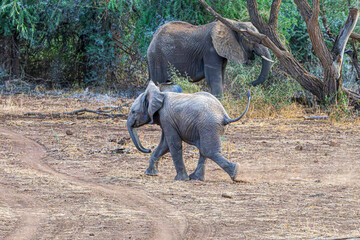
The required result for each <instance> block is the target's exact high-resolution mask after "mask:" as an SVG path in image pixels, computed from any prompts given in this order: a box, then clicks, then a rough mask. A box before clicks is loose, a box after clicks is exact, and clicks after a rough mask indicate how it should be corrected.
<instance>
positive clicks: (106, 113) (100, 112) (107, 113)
mask: <svg viewBox="0 0 360 240" xmlns="http://www.w3.org/2000/svg"><path fill="white" fill-rule="evenodd" d="M133 102H134V101H130V102H127V103H125V104H123V105H121V106H117V107H113V108H112V109H110V110H106V111H104V110H101V108H98V110H91V109H87V108H83V109H79V110H75V111H72V112H61V113H38V112H28V113H24V115H25V116H38V117H42V118H44V117H52V118H54V117H56V118H60V117H62V116H64V115H69V116H74V115H75V116H79V115H83V114H84V113H86V112H88V113H94V114H98V115H101V116H104V117H107V118H117V117H127V115H126V114H122V113H111V112H113V111H115V110H117V109H119V108H122V107H124V106H127V105H129V104H131V103H133Z"/></svg>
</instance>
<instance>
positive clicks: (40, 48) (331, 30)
mask: <svg viewBox="0 0 360 240" xmlns="http://www.w3.org/2000/svg"><path fill="white" fill-rule="evenodd" d="M256 2H257V4H258V10H259V14H260V16H261V17H262V18H263V19H265V20H266V21H268V20H269V18H270V9H271V4H272V1H266V0H258V1H256ZM295 2H296V1H293V0H283V1H282V3H281V6H280V10H279V14H278V24H277V31H278V35H279V39H280V41H281V42H282V44H283V45H284V46H286V47H287V48H288V49H289V51H291V53H292V54H293V55H294V56H295V58H296V59H297V60H298V61H299V62H301V63H302V64H304V66H305V67H306V68H309V69H310V71H312V70H311V67H313V66H314V65H317V64H319V61H318V60H316V58H315V57H314V56H315V55H314V54H315V53H314V50H313V48H312V43H311V41H310V38H309V34H308V32H307V28H306V24H305V22H304V20H303V17H302V15H301V14H300V12H299V9H298V7H297V6H296V3H295ZM308 2H309V3H310V4H312V1H311V0H309V1H308ZM208 3H209V5H211V6H212V7H213V8H214V9H216V10H217V12H218V13H219V14H221V15H222V16H223V17H226V18H229V19H234V20H239V21H250V16H249V13H248V9H247V2H246V1H242V0H232V1H222V0H209V1H208ZM356 4H357V1H356V0H322V1H320V16H319V19H318V21H319V23H320V26H321V31H322V34H323V36H324V38H325V41H326V44H328V46H331V44H332V42H333V41H334V39H332V38H333V36H337V35H338V33H339V31H340V30H341V27H342V26H343V25H344V23H345V21H346V19H347V17H348V14H349V7H352V6H355V5H356ZM172 20H181V21H187V22H190V23H192V24H205V23H208V22H211V21H214V20H215V19H214V17H213V16H211V15H210V14H209V13H208V12H207V11H206V10H205V9H204V7H203V6H202V5H201V4H200V3H199V2H198V1H197V0H184V1H178V0H146V1H145V0H131V1H129V0H92V1H89V0H82V1H80V0H71V1H69V0H62V1H60V0H3V1H2V3H1V5H0V77H2V78H3V79H7V78H14V77H15V78H27V79H29V80H32V81H43V82H46V83H48V84H50V85H51V86H57V87H71V86H74V85H78V86H86V85H97V86H113V87H122V86H123V85H129V84H130V85H131V84H133V85H139V84H141V83H144V82H145V81H146V78H147V73H146V68H147V66H146V49H147V47H148V45H149V43H150V41H151V38H152V35H153V33H154V32H155V31H156V29H157V28H158V27H159V26H160V25H162V24H164V23H166V22H169V21H172ZM357 30H358V26H356V28H355V30H354V32H358V31H357ZM356 47H357V43H356V44H355V43H354V44H352V45H350V44H348V45H347V50H349V51H350V50H351V49H352V50H351V51H353V52H354V51H356ZM345 64H348V65H351V64H352V62H345Z"/></svg>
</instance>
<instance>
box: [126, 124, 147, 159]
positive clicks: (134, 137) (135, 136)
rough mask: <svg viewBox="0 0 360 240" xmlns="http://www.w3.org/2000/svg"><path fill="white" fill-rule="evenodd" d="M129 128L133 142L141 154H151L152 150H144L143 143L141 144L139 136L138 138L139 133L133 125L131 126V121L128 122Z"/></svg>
mask: <svg viewBox="0 0 360 240" xmlns="http://www.w3.org/2000/svg"><path fill="white" fill-rule="evenodd" d="M127 128H128V131H129V134H130V137H131V140H132V141H133V143H134V145H135V147H136V148H137V149H138V150H139V151H140V152H143V153H150V152H151V150H150V149H146V148H144V147H143V146H142V145H141V142H140V139H139V136H138V134H137V131H136V129H135V128H133V127H132V125H131V124H130V122H129V121H128V122H127Z"/></svg>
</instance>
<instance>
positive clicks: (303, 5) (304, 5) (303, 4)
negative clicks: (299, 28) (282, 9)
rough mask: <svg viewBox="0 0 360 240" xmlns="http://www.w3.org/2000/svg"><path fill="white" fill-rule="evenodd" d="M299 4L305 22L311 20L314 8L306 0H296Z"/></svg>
mask: <svg viewBox="0 0 360 240" xmlns="http://www.w3.org/2000/svg"><path fill="white" fill-rule="evenodd" d="M294 2H295V4H296V5H297V6H298V8H299V11H300V14H301V16H302V17H303V19H304V20H305V22H307V21H309V20H310V18H311V16H312V10H311V7H310V5H309V3H308V2H307V1H306V0H294Z"/></svg>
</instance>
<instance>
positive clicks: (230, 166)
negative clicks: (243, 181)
mask: <svg viewBox="0 0 360 240" xmlns="http://www.w3.org/2000/svg"><path fill="white" fill-rule="evenodd" d="M209 158H210V159H211V160H213V161H214V162H216V163H217V164H218V165H219V166H220V167H221V168H222V169H224V170H225V172H227V173H228V174H229V175H230V177H231V179H232V180H233V181H239V180H238V179H237V177H238V176H237V171H238V168H239V164H238V163H233V162H230V161H229V160H227V159H226V158H224V157H223V156H222V155H221V153H219V152H218V153H214V154H212V155H211V156H209Z"/></svg>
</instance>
